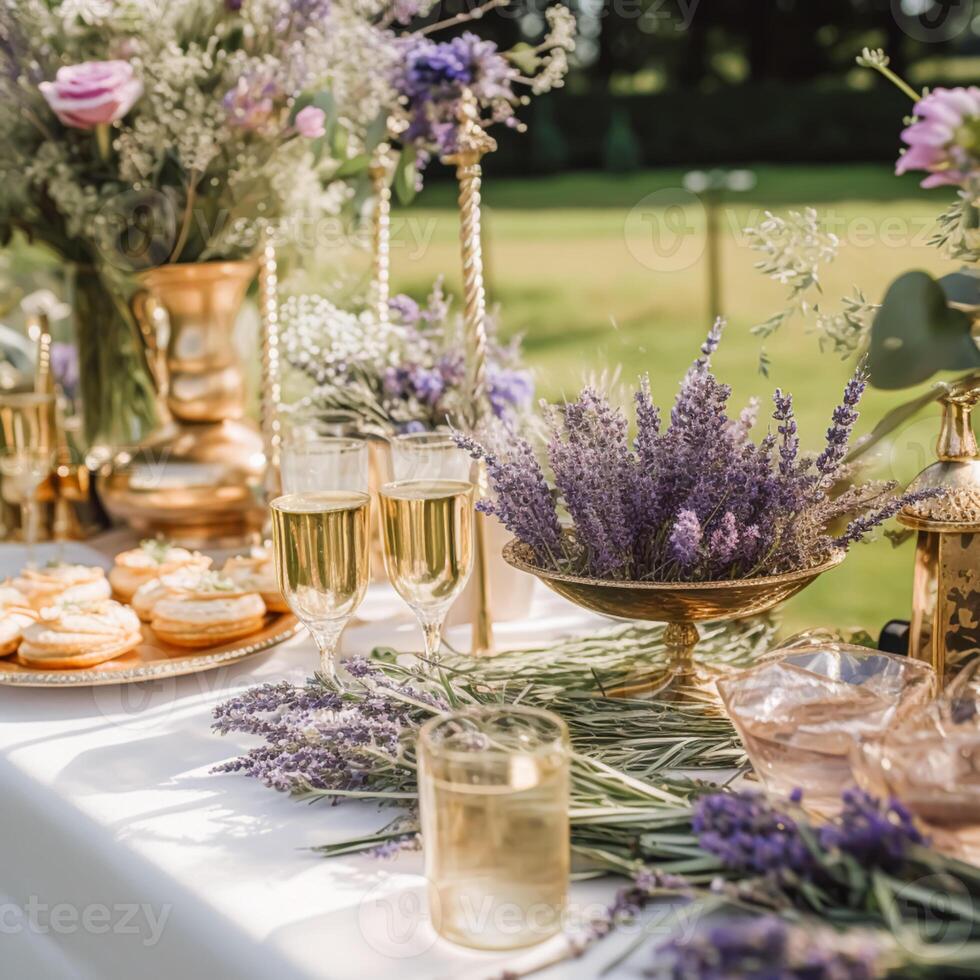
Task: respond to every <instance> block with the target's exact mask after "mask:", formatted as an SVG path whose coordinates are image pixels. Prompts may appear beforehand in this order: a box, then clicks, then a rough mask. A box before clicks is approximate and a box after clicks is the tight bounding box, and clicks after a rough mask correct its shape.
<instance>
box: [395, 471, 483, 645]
mask: <svg viewBox="0 0 980 980" xmlns="http://www.w3.org/2000/svg"><path fill="white" fill-rule="evenodd" d="M474 493H475V488H474V486H473V484H471V483H468V482H464V481H462V480H439V479H431V480H426V479H422V480H398V481H396V482H394V483H387V484H385V486H383V487H382V488H381V493H380V498H381V529H382V536H383V543H384V560H385V570H386V571H387V572H388V579H389V581H390V582H391V584H392V585H393V586H394V588H395V591H396V592H397V593H398V594H399V595H400V596H401V597H402V598H403V599H404V600H405V602H407V603H408V605H409V606H410V607H411V608H412V611H413V612H414V613H415V615H416V617H417V619H418V621H419V625H420V626H421V627H422V633H423V635H424V637H425V656H426V659H427V660H428V661H429V662H430V663H437V662H438V659H439V646H440V643H441V640H442V626H443V623H444V622H445V619H446V613H447V612H448V611H449V607H450V606H451V605H452V604H453V601H454V600H455V599H456V597H457V596H458V595H459V594H460V592H462V591H463V587H464V586H465V585H466V581H467V579H468V578H469V576H470V571H471V570H472V568H473V505H474Z"/></svg>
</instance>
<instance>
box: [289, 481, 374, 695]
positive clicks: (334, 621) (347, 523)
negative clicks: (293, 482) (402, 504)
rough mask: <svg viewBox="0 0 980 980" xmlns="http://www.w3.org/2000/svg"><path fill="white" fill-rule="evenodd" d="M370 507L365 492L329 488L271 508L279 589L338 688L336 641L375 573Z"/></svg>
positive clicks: (325, 672)
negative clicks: (370, 546)
mask: <svg viewBox="0 0 980 980" xmlns="http://www.w3.org/2000/svg"><path fill="white" fill-rule="evenodd" d="M370 503H371V498H370V497H369V496H368V495H367V494H366V493H363V492H358V491H351V490H326V491H306V492H300V493H288V494H285V495H283V496H281V497H277V498H276V499H275V500H273V501H272V503H271V505H270V507H271V509H272V547H273V552H274V555H275V562H276V575H277V577H278V581H279V588H280V590H281V592H282V594H283V595H284V596H285V598H286V602H287V603H288V604H289V608H290V609H292V611H293V612H294V613H295V614H296V616H297V617H298V618H299V619H300V620H301V621H302V623H303V625H304V626H305V627H306V628H307V629H308V630H309V631H310V634H311V635H312V637H313V640H314V642H315V643H316V645H317V649H318V651H319V653H320V673H321V674H322V675H323V676H324V677H325V678H326V679H327V680H328V681H330V682H331V683H333V684H334V685H335V686H337V687H340V686H341V684H340V681H339V679H338V676H337V665H336V652H337V642H338V641H339V639H340V634H341V633H342V632H343V630H344V627H345V626H346V625H347V622H348V621H349V620H350V618H351V616H353V615H354V612H355V611H356V609H357V607H358V606H359V605H360V604H361V600H362V599H363V598H364V593H365V592H366V591H367V585H368V580H369V578H370V574H371V570H370V565H371V560H370V552H369V543H370V542H369V525H370Z"/></svg>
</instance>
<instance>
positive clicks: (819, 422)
mask: <svg viewBox="0 0 980 980" xmlns="http://www.w3.org/2000/svg"><path fill="white" fill-rule="evenodd" d="M756 174H757V178H758V181H757V184H756V186H755V187H754V189H753V190H752V191H750V192H748V193H744V194H740V195H733V196H732V198H731V200H730V201H729V203H728V204H726V206H725V208H724V210H723V212H722V215H721V226H722V228H723V231H724V235H723V243H722V260H723V295H724V306H725V311H726V312H727V314H728V317H729V328H728V333H727V336H726V340H725V342H724V344H723V347H722V349H721V351H720V352H719V355H718V356H717V358H716V367H717V370H718V372H719V373H720V375H721V376H722V377H723V378H724V379H725V380H727V381H729V382H730V383H731V384H732V385H733V386H734V389H735V401H736V404H737V403H739V402H744V401H745V400H746V399H747V398H749V397H750V396H751V395H758V396H761V397H762V398H763V399H767V398H768V396H769V394H770V393H771V391H772V389H773V388H774V387H775V386H777V385H779V386H781V387H783V388H785V389H788V390H790V391H792V392H793V393H794V394H795V396H796V405H797V413H798V415H799V418H800V428H801V436H802V439H803V443H804V446H805V447H806V448H808V449H816V448H817V447H818V446H819V445H820V441H821V438H822V436H823V433H824V431H825V429H826V426H827V421H828V417H829V414H830V412H831V410H832V408H833V406H834V404H835V402H836V399H837V398H838V396H839V394H840V391H841V388H842V387H843V384H844V382H845V380H846V378H847V375H848V373H849V371H850V368H851V366H850V365H848V364H846V363H843V362H842V361H840V360H839V359H838V358H836V357H835V356H834V355H832V354H821V353H820V352H819V350H818V347H817V343H816V340H815V338H814V337H812V336H808V335H807V334H806V333H805V332H804V330H803V328H802V325H801V324H800V323H798V322H797V323H794V324H792V325H791V326H789V327H788V328H786V329H784V331H783V333H782V334H781V335H780V336H778V337H775V338H773V339H772V340H770V342H769V343H768V345H767V349H768V353H769V355H770V358H771V370H770V377H769V379H765V378H763V377H761V376H760V374H759V372H758V369H757V368H758V359H759V351H760V345H759V342H758V340H757V339H756V338H755V337H753V336H752V335H751V334H750V333H749V327H750V326H751V325H752V324H754V323H757V322H759V321H761V320H763V319H765V318H766V317H767V316H769V315H770V314H771V313H773V312H775V311H777V310H778V309H780V308H782V306H783V299H784V294H785V289H784V287H782V286H780V285H779V284H777V283H773V282H770V281H768V280H766V279H764V278H763V277H762V276H761V275H760V274H759V273H758V272H756V271H755V270H754V269H753V262H754V261H755V259H756V256H755V254H754V253H752V252H751V251H750V249H749V248H748V247H747V245H746V243H745V241H744V238H743V236H742V235H741V234H740V231H741V229H743V228H744V227H746V226H747V225H750V224H755V223H757V222H758V221H759V220H760V218H761V216H762V211H763V209H765V208H771V209H773V210H777V211H778V210H780V209H786V208H800V207H803V206H805V205H814V206H816V207H817V208H818V209H819V210H820V211H821V213H822V214H823V215H824V216H825V217H826V218H827V219H828V220H830V222H831V226H832V228H833V230H835V231H836V232H837V233H838V234H839V235H840V237H841V238H842V240H843V242H844V246H843V248H842V251H841V255H840V257H839V258H838V260H837V262H836V263H835V265H834V266H833V267H832V268H831V269H830V270H828V272H827V274H826V275H825V277H824V294H825V297H826V300H827V304H828V306H830V307H836V305H837V304H838V301H839V298H840V297H841V296H843V295H845V294H847V293H849V292H850V291H851V289H852V287H853V286H854V285H859V286H860V287H861V288H862V289H863V290H864V292H865V293H866V295H867V296H868V297H869V298H870V299H873V300H877V299H880V297H881V295H882V292H883V290H884V288H885V286H886V285H887V284H888V282H889V281H890V280H891V279H892V278H894V277H895V276H896V275H898V274H899V273H900V272H902V271H904V270H907V269H909V268H915V267H918V268H924V269H927V270H930V271H934V272H941V271H944V270H946V269H948V268H950V264H949V263H947V262H945V261H944V260H943V259H942V258H941V256H940V255H939V254H938V253H937V252H936V251H935V250H934V249H932V248H930V247H928V246H927V244H926V242H927V240H928V238H929V233H930V229H931V228H932V224H933V220H934V218H935V216H936V214H938V212H939V211H940V210H941V209H942V208H943V207H944V206H945V204H946V202H947V201H948V199H949V195H948V194H945V193H944V192H942V191H935V192H928V193H927V192H923V191H920V190H919V189H918V187H917V186H916V183H915V181H914V180H911V179H902V180H898V179H896V178H894V177H893V176H892V175H891V173H890V168H889V167H888V166H886V165H882V166H851V167H837V168H833V167H823V168H819V167H779V168H774V167H759V168H757V169H756ZM682 179H683V171H680V170H661V171H655V172H645V173H639V174H630V175H609V174H570V175H563V176H560V177H552V178H546V179H523V180H515V179H508V180H504V179H496V180H494V179H491V180H489V181H488V183H487V186H486V187H485V189H484V190H485V193H484V199H485V203H486V210H485V244H486V260H487V280H488V287H489V294H490V299H491V302H493V303H498V304H500V307H501V311H502V315H501V320H502V328H503V331H504V333H505V334H506V335H508V336H509V335H512V334H515V333H520V334H523V335H524V338H525V348H526V352H527V357H528V360H529V361H530V363H531V365H532V366H533V367H534V368H535V369H536V371H537V376H538V385H539V391H540V393H541V394H542V395H544V396H546V397H550V398H556V397H560V396H561V395H563V394H573V393H575V392H576V391H577V390H578V389H579V387H580V386H581V384H582V382H583V380H584V379H586V378H591V377H595V376H597V375H602V374H604V373H605V374H607V375H608V376H612V377H616V376H617V374H618V376H619V378H620V379H621V382H623V383H633V382H634V381H635V379H636V376H637V375H638V374H639V373H640V372H643V371H647V372H649V373H650V376H651V380H652V383H653V387H654V393H655V395H657V396H658V397H659V400H660V402H661V404H667V403H669V402H670V400H671V399H672V397H673V394H674V392H675V391H676V387H677V384H678V382H679V380H680V378H681V375H682V374H683V372H684V370H685V369H686V367H687V366H688V364H689V363H690V361H691V360H692V359H693V357H694V355H695V353H696V351H697V347H698V345H699V344H700V342H701V340H702V338H703V336H704V334H705V332H706V331H707V329H708V326H709V315H708V311H707V309H706V305H707V304H706V298H705V268H704V261H703V246H704V213H703V210H702V209H701V208H700V206H699V205H698V203H697V201H695V200H693V199H692V198H691V196H690V195H686V194H685V193H684V192H683V191H682V190H680V188H681V186H682ZM393 228H394V240H393V247H392V258H393V275H394V284H395V287H396V289H398V290H402V291H405V292H409V293H411V294H412V295H414V296H416V297H417V298H420V299H421V298H423V297H424V296H425V294H426V293H427V291H428V289H429V288H430V286H431V284H432V282H433V280H434V279H435V278H436V277H437V276H439V275H444V276H445V278H446V283H447V287H448V288H449V289H450V290H451V291H453V292H458V289H459V255H458V244H457V216H456V212H455V207H454V187H453V185H452V183H449V182H446V183H441V184H436V185H434V186H432V187H431V188H427V189H426V190H425V191H424V192H423V194H422V195H421V197H420V199H419V200H418V201H417V202H416V203H415V204H414V205H413V206H412V207H411V208H408V209H398V210H396V213H395V215H394V219H393ZM8 261H9V262H10V263H11V264H10V267H9V270H10V273H11V274H12V277H13V278H14V279H15V280H16V278H17V277H18V276H19V275H21V274H22V273H23V272H24V271H25V270H29V269H31V268H33V267H34V266H35V264H36V262H37V256H36V254H34V255H27V254H25V253H24V252H23V251H15V252H14V253H13V254H12V255H11V256H10V258H9V260H8ZM367 264H368V263H367V259H366V256H365V254H364V253H363V252H361V253H359V254H358V253H354V254H352V253H351V252H350V251H349V250H347V249H341V248H336V249H334V250H329V249H324V250H323V251H322V252H321V253H320V254H319V255H318V258H317V261H316V262H315V263H314V262H313V261H308V262H307V265H306V269H307V271H308V274H307V275H306V276H301V277H300V279H305V283H303V286H302V288H311V289H317V288H328V289H331V290H332V289H333V287H334V286H336V285H337V284H338V283H339V284H341V288H345V287H346V288H349V287H350V285H351V282H352V280H353V281H356V280H357V278H358V276H359V275H360V276H363V274H364V271H365V270H366V268H367ZM327 284H329V285H327ZM297 285H299V284H297ZM250 368H251V369H252V373H253V375H254V372H255V371H256V370H257V365H256V364H251V365H250ZM901 397H902V396H901V395H900V396H897V397H896V396H895V395H888V394H885V393H882V392H872V393H870V394H869V395H868V396H867V397H866V401H865V411H864V414H863V418H862V421H861V429H862V431H864V430H866V429H867V428H869V427H870V426H871V425H872V424H873V422H874V421H875V420H876V419H877V418H879V417H880V416H881V414H882V413H883V412H884V411H886V410H887V409H888V408H889V407H890V406H891V405H893V404H896V403H897V402H898V401H899V400H900V398H901ZM936 431H937V419H936V413H935V411H932V412H927V413H924V414H923V416H921V417H920V418H919V419H917V420H915V421H913V422H912V423H910V424H909V425H907V426H906V427H904V428H903V430H902V431H901V432H900V433H899V435H898V437H897V439H896V440H895V442H894V443H893V444H892V445H891V446H890V447H888V448H887V449H886V450H885V451H884V452H883V454H882V460H881V462H880V464H879V465H878V466H877V470H878V472H879V473H880V474H881V475H887V476H893V477H895V478H897V479H902V480H908V479H909V478H911V476H913V475H914V474H915V473H916V472H917V471H918V470H919V469H921V468H922V467H923V466H924V465H925V464H926V463H927V462H928V461H929V454H930V453H931V451H932V448H931V447H932V444H933V443H934V440H935V435H936ZM911 562H912V552H911V548H910V547H909V546H908V545H906V546H904V547H901V548H898V549H893V548H892V546H891V545H890V544H889V543H888V542H887V541H885V540H881V541H878V542H875V543H873V544H871V545H868V546H862V547H858V548H857V549H855V550H854V551H853V552H852V555H851V557H850V558H849V559H848V561H847V563H846V565H845V566H844V567H843V568H841V569H839V570H837V571H836V572H833V573H832V574H830V575H827V576H825V577H824V578H823V579H821V580H820V581H818V582H817V583H816V584H815V585H814V586H812V587H811V588H810V589H809V590H807V591H806V592H804V593H803V594H802V595H800V596H799V597H797V598H796V599H795V600H793V601H792V602H791V603H789V604H788V606H787V608H786V619H787V623H788V625H789V626H790V627H793V628H803V627H807V626H815V625H830V626H844V627H848V626H861V627H864V628H866V629H869V630H872V631H876V630H877V629H878V628H879V627H880V626H881V624H882V623H883V622H884V620H886V619H888V618H891V617H893V616H907V612H908V602H909V593H910V585H911Z"/></svg>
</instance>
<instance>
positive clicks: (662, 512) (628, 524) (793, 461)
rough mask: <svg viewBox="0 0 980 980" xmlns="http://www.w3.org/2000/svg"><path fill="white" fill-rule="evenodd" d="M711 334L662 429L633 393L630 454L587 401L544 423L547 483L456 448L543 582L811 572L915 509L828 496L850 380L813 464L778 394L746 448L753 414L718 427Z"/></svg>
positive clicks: (592, 399)
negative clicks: (554, 577)
mask: <svg viewBox="0 0 980 980" xmlns="http://www.w3.org/2000/svg"><path fill="white" fill-rule="evenodd" d="M723 325H724V324H723V321H721V320H719V321H718V322H716V323H715V325H714V326H713V328H712V329H711V332H710V333H709V335H708V338H707V340H706V341H705V342H704V344H703V345H702V347H701V356H700V357H699V358H698V359H697V360H696V361H695V362H694V364H693V365H692V366H691V368H690V369H689V370H688V372H687V374H686V375H685V377H684V380H683V382H682V383H681V388H680V392H679V393H678V395H677V399H676V401H675V402H674V406H673V409H672V411H671V413H670V421H669V424H668V425H667V426H666V427H664V426H662V424H661V416H660V411H659V409H658V408H657V407H656V406H655V405H654V403H653V400H652V397H651V393H650V387H649V382H648V381H647V380H646V379H644V380H643V381H642V382H641V385H640V388H639V390H638V391H637V392H636V394H635V399H634V400H635V404H636V434H635V437H634V438H633V440H632V442H631V441H630V438H629V423H628V421H627V419H626V416H625V415H624V414H623V413H622V412H621V411H619V410H618V409H615V408H613V407H612V406H611V405H610V404H609V402H608V401H607V400H606V399H605V398H604V397H603V396H602V395H600V394H599V393H598V392H597V391H596V390H594V389H592V388H586V389H585V390H584V391H583V392H582V394H581V395H580V396H579V398H578V400H577V401H575V402H571V403H566V404H565V405H563V406H561V407H558V408H554V409H553V410H551V411H550V413H549V416H548V428H549V433H550V435H549V439H548V443H547V455H548V462H549V464H550V468H551V471H552V473H553V474H554V481H553V484H552V483H549V482H548V480H547V478H546V476H545V473H544V471H543V469H542V467H541V465H540V464H539V462H538V460H537V457H536V455H535V452H534V450H533V448H532V447H531V445H530V443H529V442H527V441H526V440H525V439H521V438H517V439H513V440H511V441H510V442H509V445H507V447H506V448H505V449H504V450H503V451H501V452H496V451H493V450H492V449H490V448H487V447H486V446H484V445H482V444H481V443H480V442H478V441H476V440H474V439H472V438H470V437H467V436H463V435H459V436H458V437H457V438H458V441H459V444H460V445H461V446H463V447H464V448H466V449H468V450H469V451H470V453H471V454H472V455H473V456H474V457H475V458H477V459H482V460H484V462H485V463H486V467H487V474H488V477H489V483H490V489H491V495H490V497H489V499H486V500H484V501H482V502H481V503H480V505H479V506H480V508H481V510H483V511H484V512H485V513H488V514H493V515H495V516H496V517H497V518H499V520H500V521H501V522H502V523H503V524H504V525H505V526H506V527H507V528H508V530H510V531H511V533H512V534H514V535H515V536H516V538H517V539H518V540H519V541H520V542H522V543H523V544H524V546H525V547H526V548H527V549H529V551H530V552H531V554H532V555H533V560H534V562H535V563H536V564H537V565H539V566H540V567H541V568H543V569H548V570H553V571H559V572H563V573H567V574H571V575H580V576H587V577H591V578H598V579H614V580H628V581H657V582H703V581H717V580H726V579H743V578H752V577H757V576H765V575H773V574H777V573H780V572H790V571H797V570H803V569H807V568H812V567H815V566H817V565H819V564H821V563H822V562H824V561H826V560H828V559H829V558H830V557H831V556H832V555H833V554H834V553H835V552H836V551H838V550H839V549H846V548H847V547H848V546H849V545H850V544H852V543H853V542H855V541H858V540H860V539H861V538H863V537H864V536H865V535H866V534H867V533H868V532H869V531H871V530H872V529H873V528H875V527H877V526H878V525H879V524H881V523H882V522H883V521H885V520H887V519H888V518H890V517H892V516H893V515H894V514H895V513H897V511H898V510H899V509H900V508H901V507H903V506H905V504H907V503H910V502H913V500H914V499H918V498H913V497H912V496H910V495H905V496H899V495H896V494H895V493H894V492H893V491H894V490H895V484H894V483H889V482H869V483H864V484H853V483H852V484H851V485H850V486H849V487H848V488H847V489H846V490H844V491H843V492H841V493H839V494H836V495H835V493H834V491H835V488H836V487H837V486H838V485H839V483H840V482H841V481H842V480H843V478H844V477H845V476H848V475H849V467H847V466H846V465H845V457H846V455H847V450H848V443H849V440H850V437H851V433H852V430H853V428H854V424H855V422H856V421H857V418H858V413H857V406H858V402H859V401H860V399H861V395H862V393H863V391H864V388H865V383H866V379H865V376H864V374H863V372H862V371H861V370H858V371H857V372H856V373H855V375H854V376H853V377H852V378H851V380H850V381H849V382H848V384H847V386H846V388H845V389H844V397H843V400H842V402H841V404H840V405H839V406H838V407H837V408H836V409H835V410H834V413H833V417H832V420H831V424H830V427H829V428H828V429H827V439H826V446H825V448H824V450H823V452H821V453H820V454H819V455H817V456H814V457H811V456H807V455H804V454H801V452H800V444H799V438H798V435H797V425H796V420H795V418H794V415H793V401H792V397H791V396H790V395H788V394H784V393H783V392H781V391H780V390H778V389H777V390H776V392H775V393H774V395H773V411H772V423H771V424H770V426H769V428H768V429H767V431H766V433H765V435H764V436H763V437H762V439H761V440H760V441H759V442H757V443H756V442H754V441H753V440H752V438H751V431H752V429H753V428H754V426H755V424H756V415H757V406H756V405H755V404H751V405H750V406H749V407H748V408H747V409H745V410H743V411H742V412H741V413H740V414H739V415H738V416H736V417H734V418H730V417H729V416H728V414H727V407H728V401H729V398H730V396H731V388H730V387H729V386H728V385H725V384H722V383H721V382H720V381H718V380H717V378H715V376H714V375H713V374H712V372H711V356H712V354H713V353H714V352H715V350H716V349H717V347H718V344H719V342H720V340H721V333H722V328H723ZM773 428H775V431H773ZM559 506H560V507H561V508H562V510H563V511H564V513H565V514H566V515H567V517H568V519H569V521H570V523H569V524H567V525H563V523H562V521H561V519H560V517H559ZM841 524H842V526H838V525H841Z"/></svg>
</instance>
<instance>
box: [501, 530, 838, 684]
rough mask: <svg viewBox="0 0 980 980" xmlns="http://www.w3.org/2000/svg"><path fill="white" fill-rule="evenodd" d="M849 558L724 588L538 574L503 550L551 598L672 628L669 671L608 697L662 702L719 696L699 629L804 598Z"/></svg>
mask: <svg viewBox="0 0 980 980" xmlns="http://www.w3.org/2000/svg"><path fill="white" fill-rule="evenodd" d="M844 556H845V552H843V551H840V552H835V553H834V554H833V555H832V556H831V557H830V558H829V559H828V560H827V561H825V562H823V563H822V564H820V565H815V566H814V567H813V568H806V569H802V570H800V571H795V572H784V573H782V574H780V575H764V576H760V577H759V578H746V579H732V580H730V581H722V582H617V581H608V580H605V579H593V578H579V577H577V576H575V575H565V574H563V573H562V572H553V571H549V570H547V569H543V568H539V567H538V566H537V565H535V564H534V558H533V554H532V552H531V549H530V548H529V547H528V546H527V545H525V544H523V543H522V542H520V541H517V540H516V539H515V540H512V541H510V542H508V543H507V545H505V547H504V560H505V561H506V562H507V563H508V564H509V565H511V566H513V567H514V568H516V569H518V570H520V571H522V572H527V574H528V575H533V576H534V577H535V578H537V579H539V580H540V581H541V582H543V583H544V584H545V585H546V586H547V587H548V588H549V589H551V590H552V592H557V593H558V595H560V596H562V597H564V598H565V599H568V600H569V601H570V602H574V603H575V605H576V606H581V607H582V608H583V609H589V610H591V611H592V612H597V613H600V614H601V615H603V616H610V617H612V618H613V619H625V620H640V621H642V622H651V623H665V624H666V627H667V628H666V629H665V630H664V644H665V645H666V646H667V649H668V666H667V667H666V668H665V669H663V670H659V671H655V672H652V673H651V674H650V675H646V676H644V677H642V678H638V679H637V681H636V682H635V683H630V684H628V685H626V686H624V687H621V688H618V689H616V690H615V691H606V692H605V693H606V695H607V696H620V697H638V696H641V695H644V694H645V695H647V696H652V695H656V694H662V693H664V692H666V691H667V690H668V689H672V688H673V689H678V690H679V689H682V688H687V689H690V688H695V689H697V690H700V691H708V690H713V687H714V681H715V679H716V678H717V676H718V673H719V671H718V668H717V667H714V666H712V665H711V664H707V663H705V662H703V661H700V660H698V658H697V657H696V656H695V648H696V646H697V643H698V640H699V639H700V635H699V633H698V628H697V626H696V624H697V623H707V622H711V621H713V620H720V619H744V618H745V617H747V616H755V615H757V614H759V613H763V612H766V611H767V610H769V609H772V608H773V607H774V606H777V605H779V603H781V602H785V600H787V599H789V598H791V597H792V596H794V595H796V594H797V592H801V591H802V590H803V589H805V588H806V587H807V586H808V585H809V584H810V583H811V582H813V581H814V580H815V579H817V578H818V577H819V576H820V575H822V574H823V573H824V572H829V571H830V570H831V569H834V568H836V567H837V566H838V565H839V564H840V563H841V562H842V561H843V560H844Z"/></svg>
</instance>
